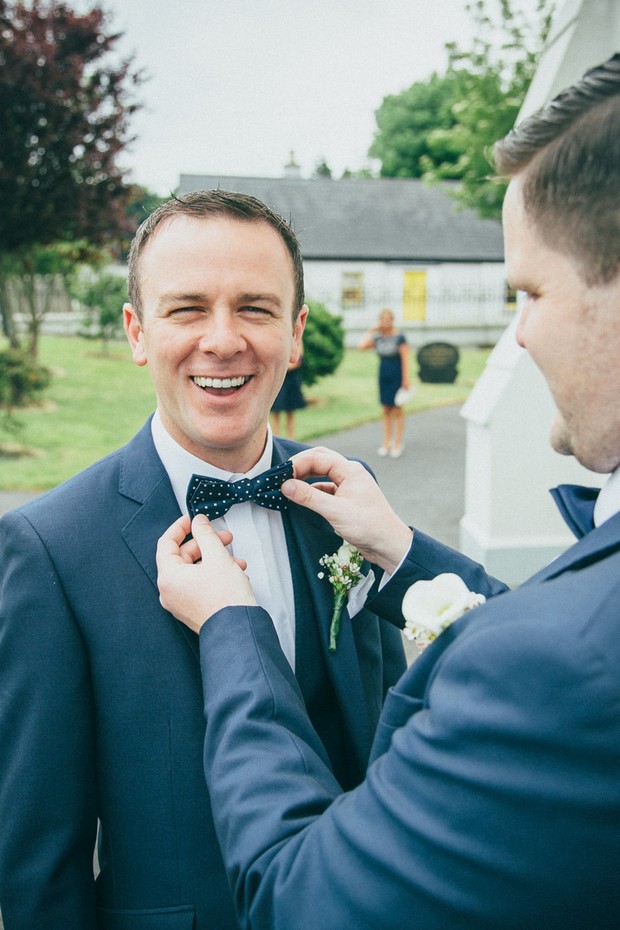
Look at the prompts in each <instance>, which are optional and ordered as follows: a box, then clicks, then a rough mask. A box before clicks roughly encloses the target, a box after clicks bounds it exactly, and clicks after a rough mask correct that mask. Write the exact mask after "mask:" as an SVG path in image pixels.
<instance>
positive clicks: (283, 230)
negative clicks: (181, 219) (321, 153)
mask: <svg viewBox="0 0 620 930" xmlns="http://www.w3.org/2000/svg"><path fill="white" fill-rule="evenodd" d="M171 216H191V217H195V218H197V219H209V218H210V217H229V218H231V219H235V220H245V221H247V222H252V223H267V224H268V225H269V226H271V227H272V229H275V231H276V232H277V233H278V235H279V236H280V238H281V239H282V241H283V242H284V245H285V246H286V249H287V251H288V253H289V255H290V256H291V261H292V263H293V278H294V282H295V305H294V307H293V322H294V321H295V320H296V319H297V317H298V315H299V311H300V310H301V308H302V306H303V304H304V270H303V262H302V257H301V250H300V247H299V242H298V240H297V236H296V235H295V233H294V231H293V228H292V226H291V224H290V223H287V221H286V220H285V219H284V218H283V217H282V216H280V215H279V214H277V213H275V212H274V211H273V210H271V209H270V208H269V207H268V206H267V205H266V204H264V203H263V202H262V201H261V200H259V199H258V198H257V197H252V196H251V195H250V194H240V193H236V192H234V191H226V190H219V189H218V190H205V191H195V192H193V193H191V194H183V195H182V196H181V197H173V198H172V199H171V200H167V201H166V203H164V204H162V205H161V206H160V207H158V208H157V210H155V211H154V212H153V213H151V215H150V216H149V217H147V218H146V219H145V220H144V222H143V223H142V224H141V226H139V228H138V230H137V231H136V234H135V236H134V238H133V242H132V243H131V248H130V250H129V272H128V291H129V300H130V302H131V304H132V305H133V307H134V309H135V311H136V313H137V315H138V318H139V319H141V318H142V303H141V298H140V258H141V256H142V252H143V251H144V247H145V245H146V243H147V242H148V240H149V238H150V237H151V236H152V234H153V232H154V231H155V230H156V229H157V227H158V226H159V225H160V223H162V222H163V221H164V220H166V219H168V218H169V217H171Z"/></svg>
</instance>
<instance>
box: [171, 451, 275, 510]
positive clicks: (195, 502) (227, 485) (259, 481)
mask: <svg viewBox="0 0 620 930" xmlns="http://www.w3.org/2000/svg"><path fill="white" fill-rule="evenodd" d="M292 477H293V463H292V462H291V461H290V460H289V461H287V462H282V463H281V464H280V465H276V466H275V467H274V468H270V469H269V470H268V471H264V472H262V473H261V474H260V475H257V476H256V477H255V478H241V479H240V480H239V481H221V480H220V479H219V478H207V477H205V476H204V475H192V477H191V479H190V482H189V486H188V488H187V509H188V511H189V515H190V517H191V518H192V520H193V519H194V517H195V516H196V514H198V513H204V514H206V516H207V517H209V519H210V520H214V519H215V518H216V517H222V516H224V514H225V513H227V512H228V511H229V510H230V508H231V507H232V506H233V504H242V503H244V502H245V501H253V502H254V503H255V504H260V506H261V507H267V508H269V509H270V510H285V509H286V507H287V504H288V501H287V499H286V498H285V497H284V495H283V494H282V491H281V486H282V482H283V481H286V480H287V479H288V478H292Z"/></svg>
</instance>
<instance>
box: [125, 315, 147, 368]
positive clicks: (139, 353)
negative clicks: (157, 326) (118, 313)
mask: <svg viewBox="0 0 620 930" xmlns="http://www.w3.org/2000/svg"><path fill="white" fill-rule="evenodd" d="M123 324H124V326H125V332H126V333H127V339H128V340H129V345H130V346H131V357H132V358H133V360H134V362H135V363H136V365H140V366H142V365H146V363H147V362H148V358H147V356H146V348H145V346H144V334H143V332H142V324H141V323H140V320H139V319H138V314H137V313H136V310H135V308H134V307H133V306H132V305H131V304H123Z"/></svg>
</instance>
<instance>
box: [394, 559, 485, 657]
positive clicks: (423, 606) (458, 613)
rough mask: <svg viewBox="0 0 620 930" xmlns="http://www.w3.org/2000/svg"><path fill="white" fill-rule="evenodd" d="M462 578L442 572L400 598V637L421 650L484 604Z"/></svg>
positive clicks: (414, 585) (481, 595) (417, 582)
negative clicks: (460, 618) (402, 629)
mask: <svg viewBox="0 0 620 930" xmlns="http://www.w3.org/2000/svg"><path fill="white" fill-rule="evenodd" d="M485 600H486V598H485V596H484V594H474V592H473V591H470V590H469V588H468V587H467V585H466V584H465V582H464V581H463V579H462V578H460V577H459V576H458V575H453V574H451V573H449V572H445V573H444V574H442V575H437V576H436V577H435V578H432V579H431V580H430V581H416V582H415V584H412V585H411V587H410V588H408V590H407V591H406V593H405V596H404V598H403V607H402V610H403V617H404V618H405V621H406V622H405V629H404V631H403V632H404V634H405V636H406V637H407V639H411V640H415V642H416V644H417V645H418V646H419V647H420V648H422V649H424V648H425V647H426V646H428V645H429V643H432V641H433V640H434V639H436V638H437V636H439V634H440V633H441V632H442V631H443V630H445V629H447V628H448V627H449V626H450V625H451V624H452V623H454V621H455V620H458V618H459V617H462V616H463V614H464V613H466V612H467V611H468V610H472V609H473V608H474V607H478V606H479V605H480V604H484V602H485Z"/></svg>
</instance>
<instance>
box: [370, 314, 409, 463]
mask: <svg viewBox="0 0 620 930" xmlns="http://www.w3.org/2000/svg"><path fill="white" fill-rule="evenodd" d="M358 348H359V349H374V350H375V351H376V353H377V355H378V356H379V400H380V402H381V405H382V407H383V443H382V445H381V446H380V447H379V449H378V450H377V451H378V453H379V455H390V456H391V457H392V458H394V459H397V458H399V457H400V456H401V455H402V454H403V436H404V432H405V412H404V410H403V408H402V407H400V406H397V404H396V402H395V398H396V394H397V393H398V391H399V390H400V388H404V389H405V390H409V384H410V382H409V346H408V345H407V340H406V338H405V336H404V335H403V334H402V333H399V332H398V330H397V329H396V327H395V326H394V314H393V313H392V311H391V310H389V309H387V308H386V309H385V310H382V311H381V313H380V314H379V322H378V323H377V324H376V326H373V327H372V328H371V329H370V330H369V331H368V332H367V333H366V335H365V336H364V338H363V339H362V341H361V342H360V344H359V346H358Z"/></svg>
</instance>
